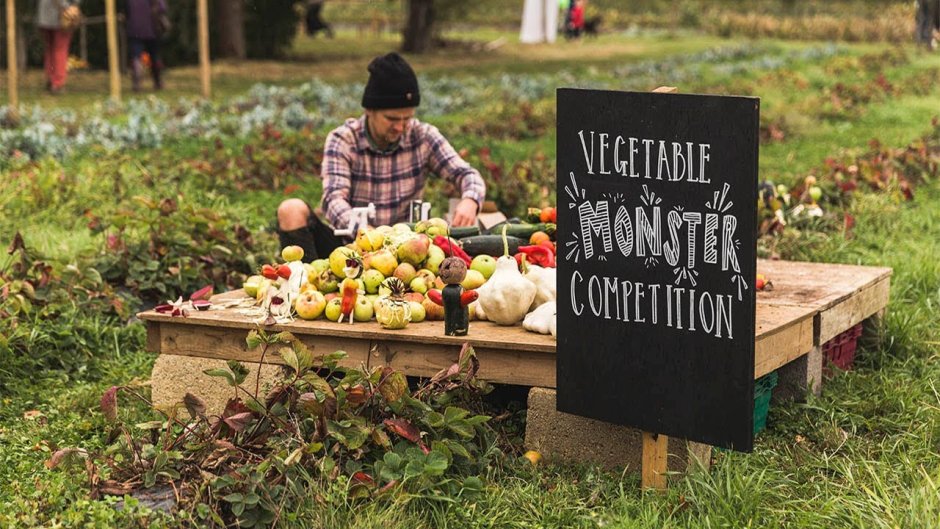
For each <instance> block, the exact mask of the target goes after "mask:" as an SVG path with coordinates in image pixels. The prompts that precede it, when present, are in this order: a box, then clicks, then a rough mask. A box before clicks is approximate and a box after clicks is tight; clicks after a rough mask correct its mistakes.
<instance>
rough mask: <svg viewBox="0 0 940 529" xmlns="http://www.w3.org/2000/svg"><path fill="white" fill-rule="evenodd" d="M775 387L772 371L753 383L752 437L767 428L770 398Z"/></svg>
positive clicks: (775, 375) (774, 375) (775, 380)
mask: <svg viewBox="0 0 940 529" xmlns="http://www.w3.org/2000/svg"><path fill="white" fill-rule="evenodd" d="M775 387H777V372H776V371H773V372H771V373H767V374H766V375H764V376H762V377H760V378H758V379H757V380H755V381H754V435H757V434H758V433H760V432H761V431H762V430H764V428H767V414H768V413H769V412H770V397H771V395H773V392H774V388H775Z"/></svg>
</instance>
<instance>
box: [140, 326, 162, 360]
mask: <svg viewBox="0 0 940 529" xmlns="http://www.w3.org/2000/svg"><path fill="white" fill-rule="evenodd" d="M144 324H145V325H147V349H146V350H147V352H150V353H159V352H161V351H160V328H161V324H160V323H157V322H155V321H148V322H144Z"/></svg>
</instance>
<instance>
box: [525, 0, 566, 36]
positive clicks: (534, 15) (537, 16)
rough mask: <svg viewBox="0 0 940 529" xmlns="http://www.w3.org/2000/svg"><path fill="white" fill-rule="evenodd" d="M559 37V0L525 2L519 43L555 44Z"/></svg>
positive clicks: (531, 0)
mask: <svg viewBox="0 0 940 529" xmlns="http://www.w3.org/2000/svg"><path fill="white" fill-rule="evenodd" d="M557 35H558V0H525V7H524V8H523V10H522V28H521V29H520V30H519V41H520V42H522V43H523V44H535V43H538V42H555V37H556V36H557Z"/></svg>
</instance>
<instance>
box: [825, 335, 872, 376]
mask: <svg viewBox="0 0 940 529" xmlns="http://www.w3.org/2000/svg"><path fill="white" fill-rule="evenodd" d="M861 335H862V324H861V323H859V324H858V325H856V326H854V327H850V328H849V329H848V330H847V331H845V332H843V333H841V334H839V335H837V336H836V337H835V338H833V339H831V340H829V341H828V342H826V343H824V344H823V346H822V348H823V358H824V361H823V374H824V375H825V376H826V377H831V376H832V375H833V374H834V373H833V368H838V369H840V370H842V371H848V370H850V369H852V364H854V363H855V349H856V348H857V347H858V337H859V336H861Z"/></svg>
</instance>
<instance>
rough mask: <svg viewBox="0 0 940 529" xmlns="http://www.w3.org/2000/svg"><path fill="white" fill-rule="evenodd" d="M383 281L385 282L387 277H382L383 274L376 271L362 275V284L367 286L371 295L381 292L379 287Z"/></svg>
mask: <svg viewBox="0 0 940 529" xmlns="http://www.w3.org/2000/svg"><path fill="white" fill-rule="evenodd" d="M382 281H385V276H384V275H382V272H379V271H378V270H376V269H374V268H373V269H371V270H366V271H365V272H363V273H362V282H363V283H365V285H366V289H365V290H366V292H368V293H369V294H375V293H376V292H378V291H379V285H381V284H382Z"/></svg>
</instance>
